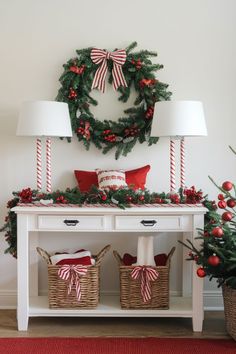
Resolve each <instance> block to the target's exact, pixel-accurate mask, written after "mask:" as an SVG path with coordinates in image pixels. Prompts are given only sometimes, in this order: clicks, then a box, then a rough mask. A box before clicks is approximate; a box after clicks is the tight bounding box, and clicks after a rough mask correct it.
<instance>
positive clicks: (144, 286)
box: [131, 266, 159, 302]
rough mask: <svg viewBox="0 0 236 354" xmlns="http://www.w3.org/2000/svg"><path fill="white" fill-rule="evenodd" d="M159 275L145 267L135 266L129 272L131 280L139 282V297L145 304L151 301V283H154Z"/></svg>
mask: <svg viewBox="0 0 236 354" xmlns="http://www.w3.org/2000/svg"><path fill="white" fill-rule="evenodd" d="M158 276H159V273H158V272H157V271H156V270H155V269H153V268H151V267H146V266H137V267H135V268H134V269H133V270H132V272H131V278H132V279H134V280H136V279H139V278H140V280H141V295H142V298H143V302H147V301H149V300H150V299H151V295H152V293H151V283H150V282H151V281H154V280H156V279H157V278H158Z"/></svg>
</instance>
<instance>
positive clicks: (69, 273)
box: [58, 264, 88, 301]
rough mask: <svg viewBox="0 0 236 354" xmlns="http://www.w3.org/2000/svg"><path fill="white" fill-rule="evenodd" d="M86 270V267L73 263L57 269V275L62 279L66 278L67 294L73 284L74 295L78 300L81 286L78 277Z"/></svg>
mask: <svg viewBox="0 0 236 354" xmlns="http://www.w3.org/2000/svg"><path fill="white" fill-rule="evenodd" d="M87 271H88V268H87V267H84V266H82V265H75V264H72V265H70V264H65V265H63V266H61V267H60V268H59V270H58V276H59V277H60V278H61V279H63V280H68V292H67V293H68V295H69V294H70V293H71V291H72V287H73V285H75V290H76V297H77V299H78V301H80V299H81V287H80V281H79V278H80V277H82V276H83V275H85V274H86V273H87Z"/></svg>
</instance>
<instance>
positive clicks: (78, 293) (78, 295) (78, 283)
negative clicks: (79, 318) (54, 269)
mask: <svg viewBox="0 0 236 354" xmlns="http://www.w3.org/2000/svg"><path fill="white" fill-rule="evenodd" d="M75 290H76V297H77V300H78V301H80V299H81V287H80V281H79V277H78V276H76V281H75Z"/></svg>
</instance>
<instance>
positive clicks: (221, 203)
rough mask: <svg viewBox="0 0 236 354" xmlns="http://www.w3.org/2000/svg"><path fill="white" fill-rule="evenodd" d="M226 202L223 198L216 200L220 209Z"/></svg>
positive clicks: (223, 207)
mask: <svg viewBox="0 0 236 354" xmlns="http://www.w3.org/2000/svg"><path fill="white" fill-rule="evenodd" d="M226 205H227V204H226V202H225V201H224V200H220V201H219V202H218V207H219V208H220V209H225V208H226Z"/></svg>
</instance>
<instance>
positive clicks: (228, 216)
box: [221, 211, 233, 221]
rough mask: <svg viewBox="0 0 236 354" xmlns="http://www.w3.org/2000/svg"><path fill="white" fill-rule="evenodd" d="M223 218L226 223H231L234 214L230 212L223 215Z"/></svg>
mask: <svg viewBox="0 0 236 354" xmlns="http://www.w3.org/2000/svg"><path fill="white" fill-rule="evenodd" d="M221 218H222V220H224V221H231V220H232V218H233V214H232V213H231V212H230V211H226V212H225V213H223V214H222V216H221Z"/></svg>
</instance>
